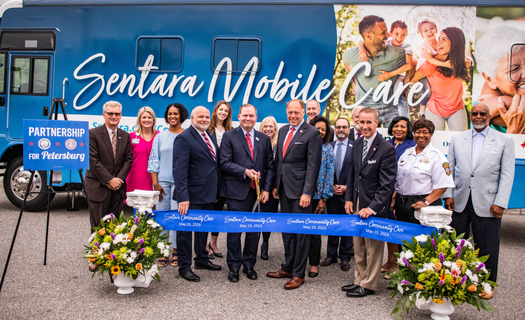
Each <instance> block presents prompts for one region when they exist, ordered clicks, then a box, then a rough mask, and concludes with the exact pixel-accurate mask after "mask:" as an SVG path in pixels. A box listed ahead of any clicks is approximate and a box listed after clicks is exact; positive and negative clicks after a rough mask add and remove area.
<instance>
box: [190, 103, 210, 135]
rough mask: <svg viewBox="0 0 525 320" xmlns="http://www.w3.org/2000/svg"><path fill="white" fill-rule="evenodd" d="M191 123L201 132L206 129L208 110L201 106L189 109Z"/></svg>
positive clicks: (208, 118) (208, 121) (208, 122)
mask: <svg viewBox="0 0 525 320" xmlns="http://www.w3.org/2000/svg"><path fill="white" fill-rule="evenodd" d="M191 124H192V125H193V126H194V127H195V128H197V129H198V130H199V131H201V132H204V131H206V130H207V129H208V127H209V126H210V111H209V110H208V109H206V108H205V107H203V106H198V107H195V108H194V109H193V110H192V111H191Z"/></svg>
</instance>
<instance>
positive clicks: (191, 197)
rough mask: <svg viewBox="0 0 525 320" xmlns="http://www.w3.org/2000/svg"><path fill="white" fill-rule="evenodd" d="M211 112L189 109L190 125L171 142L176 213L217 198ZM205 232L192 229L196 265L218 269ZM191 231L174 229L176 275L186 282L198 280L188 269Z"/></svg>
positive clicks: (217, 170)
mask: <svg viewBox="0 0 525 320" xmlns="http://www.w3.org/2000/svg"><path fill="white" fill-rule="evenodd" d="M209 125H210V112H209V111H208V109H206V108H205V107H196V108H195V109H193V111H192V112H191V126H190V127H189V128H188V129H187V130H186V131H184V132H183V133H181V134H179V135H178V136H177V139H175V141H174V143H173V180H174V181H175V192H174V193H173V199H174V200H176V201H177V202H178V204H179V213H180V214H181V215H185V214H187V213H188V209H194V210H213V203H214V202H215V201H216V200H217V199H218V198H219V182H220V164H219V163H220V161H219V160H220V159H219V147H218V145H217V140H216V139H215V136H214V135H213V134H211V133H210V132H209V131H208V126H209ZM207 238H208V233H207V232H195V242H194V250H195V256H196V257H195V268H196V269H208V270H221V266H218V265H215V264H213V263H211V262H210V259H209V257H208V251H207V250H206V239H207ZM191 240H192V232H191V231H178V232H177V248H178V249H179V252H178V254H179V275H180V276H181V277H182V278H184V279H186V280H188V281H200V278H199V276H197V275H196V274H195V273H193V271H192V270H191Z"/></svg>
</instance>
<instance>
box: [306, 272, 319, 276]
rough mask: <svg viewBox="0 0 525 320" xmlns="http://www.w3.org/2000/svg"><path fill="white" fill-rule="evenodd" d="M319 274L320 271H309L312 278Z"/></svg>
mask: <svg viewBox="0 0 525 320" xmlns="http://www.w3.org/2000/svg"><path fill="white" fill-rule="evenodd" d="M318 275H319V272H313V271H308V276H309V277H310V278H315V277H317V276H318Z"/></svg>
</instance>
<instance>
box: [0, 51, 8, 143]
mask: <svg viewBox="0 0 525 320" xmlns="http://www.w3.org/2000/svg"><path fill="white" fill-rule="evenodd" d="M6 70H7V52H2V51H0V137H2V138H4V137H5V135H6V133H7V94H6V90H7V89H6V82H7V81H6V73H5V71H6Z"/></svg>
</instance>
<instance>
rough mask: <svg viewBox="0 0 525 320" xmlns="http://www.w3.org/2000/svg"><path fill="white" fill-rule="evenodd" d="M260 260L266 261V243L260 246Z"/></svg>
mask: <svg viewBox="0 0 525 320" xmlns="http://www.w3.org/2000/svg"><path fill="white" fill-rule="evenodd" d="M261 259H263V260H268V242H264V241H263V243H262V244H261Z"/></svg>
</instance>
